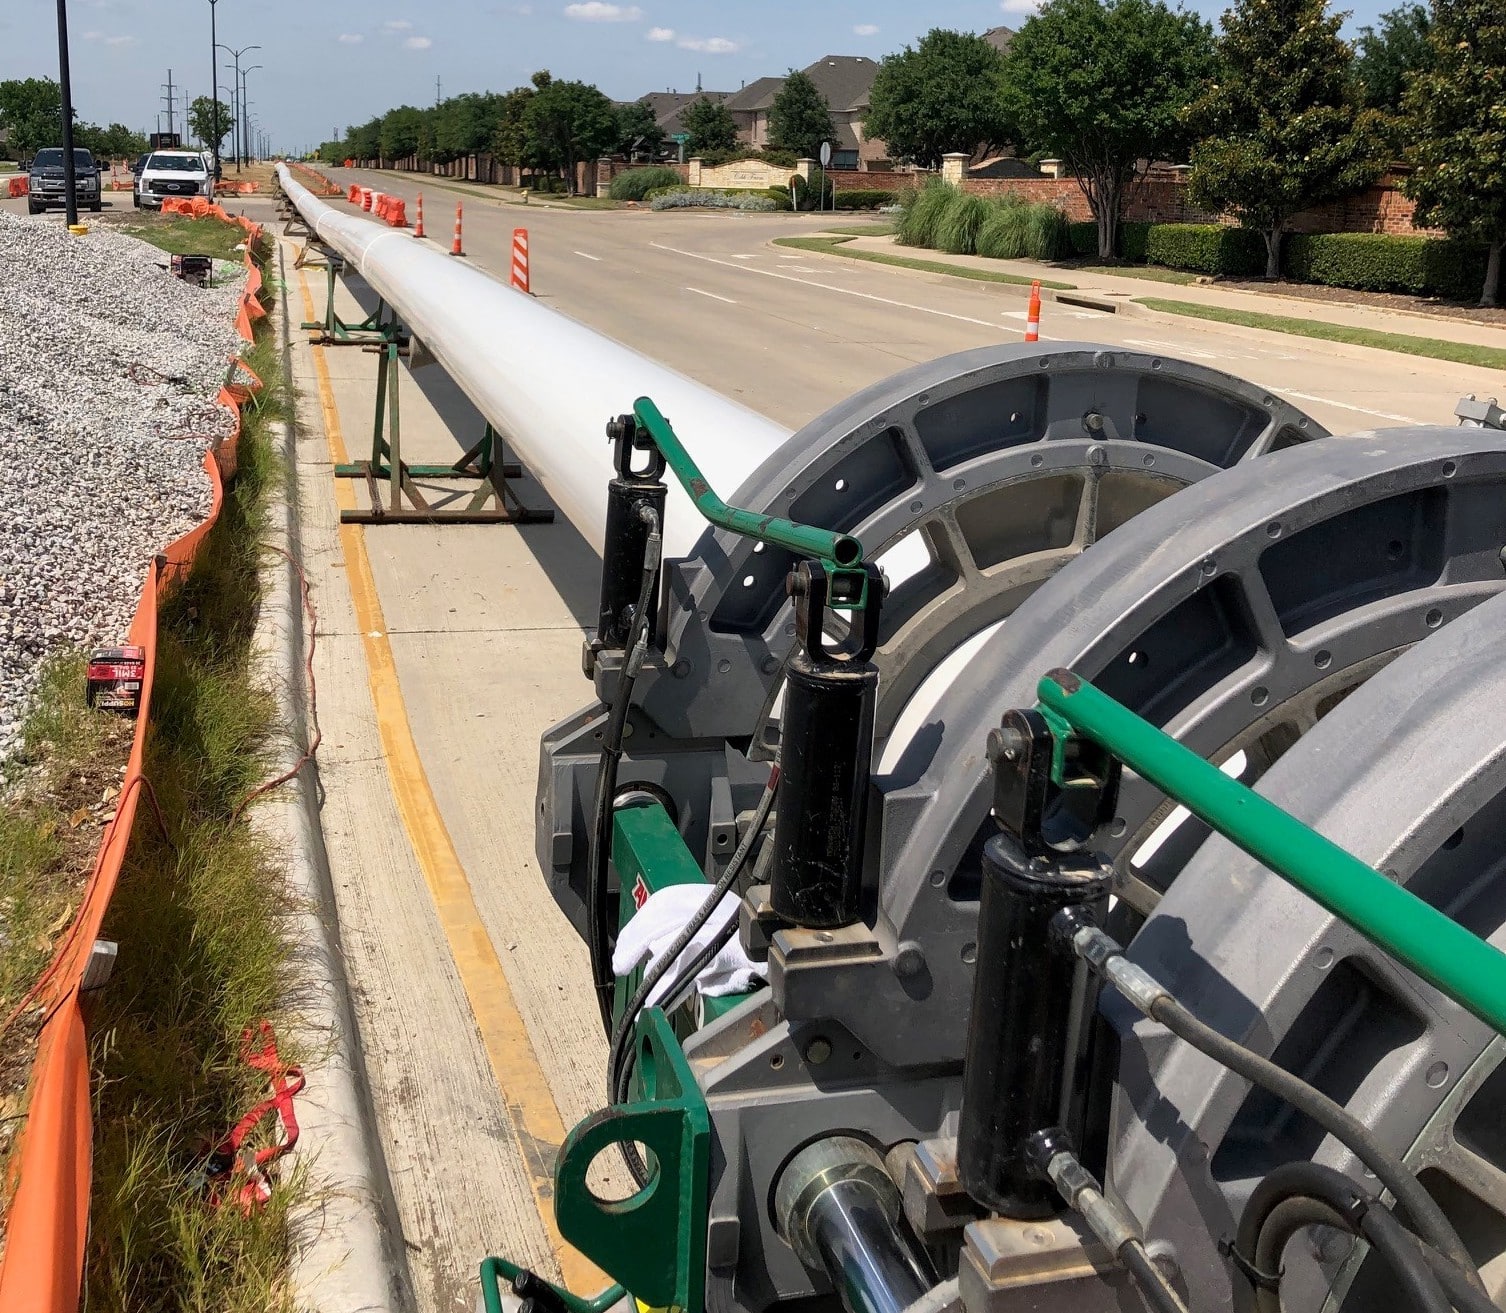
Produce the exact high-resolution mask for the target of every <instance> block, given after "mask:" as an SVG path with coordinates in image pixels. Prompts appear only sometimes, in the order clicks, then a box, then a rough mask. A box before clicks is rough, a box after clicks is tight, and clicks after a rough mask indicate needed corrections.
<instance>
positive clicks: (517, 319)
mask: <svg viewBox="0 0 1506 1313" xmlns="http://www.w3.org/2000/svg"><path fill="white" fill-rule="evenodd" d="M277 173H278V178H279V181H280V182H281V184H282V189H283V191H284V192H286V193H287V196H288V199H289V200H290V201H292V203H293V204H294V206H296V207H297V209H298V212H299V213H300V214H301V215H302V216H303V218H304V220H305V221H306V222H307V223H308V225H309V227H310V228H311V229H312V230H313V231H314V232H316V233H317V234H318V235H319V237H320V238H322V239H323V240H324V241H325V242H327V243H329V245H330V246H332V247H334V249H335V250H337V251H339V252H340V254H341V255H343V256H344V257H345V259H346V260H347V261H349V263H350V264H351V266H352V267H353V268H354V269H356V271H357V272H359V273H360V275H361V277H362V278H364V279H365V280H366V282H367V283H369V284H370V285H371V287H372V289H373V290H374V291H376V292H377V293H378V294H379V295H380V296H381V297H382V298H383V299H384V300H385V301H386V302H387V304H388V305H390V306H392V307H393V308H394V310H396V312H397V314H398V315H399V317H400V318H401V319H402V321H403V323H404V324H406V325H407V326H408V328H409V330H410V331H411V332H412V333H413V335H414V336H415V337H417V338H418V339H419V340H420V341H421V342H422V343H423V344H424V347H425V348H426V349H427V350H428V351H429V353H430V354H431V355H433V357H434V358H435V359H436V360H437V361H438V362H439V363H440V364H441V365H442V366H443V367H444V369H445V371H446V372H447V373H448V374H449V375H450V377H451V378H453V379H454V380H455V382H456V384H457V385H458V386H459V387H460V389H461V391H463V392H464V393H465V395H466V396H467V397H469V398H470V399H471V401H472V402H473V403H474V405H475V406H476V409H477V410H479V411H480V412H481V413H482V415H483V416H485V417H486V419H488V420H489V421H490V422H491V423H492V425H493V426H494V427H495V428H496V430H497V431H498V433H500V434H501V435H502V436H503V438H504V439H505V440H506V442H507V444H508V448H509V451H510V452H511V453H515V454H516V455H517V457H518V459H519V460H520V461H522V463H523V464H524V465H525V466H526V467H527V468H528V471H529V473H530V474H532V475H533V477H534V478H536V479H537V480H538V481H539V483H540V484H542V485H543V487H544V490H545V491H546V492H548V494H549V496H550V498H551V499H552V500H553V501H554V504H555V505H556V506H558V507H559V509H560V510H561V511H562V512H563V513H564V514H565V515H566V516H567V517H568V518H569V520H570V522H571V523H572V524H573V525H574V526H575V527H576V528H577V529H578V530H579V531H580V533H581V535H582V536H583V537H584V538H585V539H586V541H587V542H589V543H590V544H591V546H592V547H594V548H595V549H596V551H597V552H598V553H600V551H601V549H602V541H603V539H604V538H605V534H606V502H607V483H608V481H609V480H610V479H611V478H612V476H613V474H614V473H615V471H614V470H613V467H612V449H611V444H610V443H608V441H607V437H606V423H607V420H608V419H610V418H611V417H612V416H613V415H619V414H623V413H625V412H627V411H630V410H632V408H633V402H634V401H636V400H637V399H638V398H639V397H643V396H647V397H652V398H653V400H654V402H655V403H656V404H657V405H658V407H659V409H660V410H661V411H662V412H663V413H664V414H665V415H667V416H668V417H669V419H670V421H671V422H672V423H673V424H674V426H675V432H676V433H677V434H679V436H680V440H681V441H682V442H683V443H684V444H685V447H686V449H687V450H688V451H689V452H690V454H691V455H692V456H693V457H694V458H695V460H696V462H697V464H699V465H700V467H701V471H702V472H703V473H704V474H705V476H706V478H707V480H708V481H709V482H710V484H711V486H712V487H713V488H714V489H715V490H716V491H717V492H719V493H721V495H722V496H724V497H727V498H729V499H730V498H731V496H732V494H733V493H735V492H736V490H737V489H738V488H739V487H741V486H742V484H743V482H744V480H746V479H747V477H748V476H749V475H750V474H751V473H752V472H753V471H754V470H756V469H757V468H758V467H759V465H761V464H762V463H763V461H764V460H765V459H766V458H767V457H768V456H769V455H770V454H772V453H773V452H774V451H775V450H776V449H777V448H778V447H779V446H780V444H781V443H783V442H784V440H785V439H786V438H787V437H789V430H788V429H785V428H782V427H781V426H780V425H778V424H776V423H774V422H773V421H772V420H770V419H767V418H765V417H764V416H762V415H759V414H757V413H755V412H754V411H751V410H749V409H747V408H746V407H745V406H741V405H739V404H738V403H737V402H735V401H729V400H728V399H727V398H726V397H724V396H722V395H720V394H719V393H716V392H713V391H712V390H711V389H710V388H707V387H703V386H702V385H701V384H699V383H696V382H693V381H692V380H691V379H688V378H686V377H685V376H684V375H683V374H677V373H675V372H674V370H672V369H667V368H666V367H665V366H663V365H661V364H657V363H656V362H654V361H652V360H649V359H647V358H646V357H644V356H640V355H639V354H638V353H637V352H636V351H632V350H630V349H629V348H628V347H625V346H623V345H622V344H621V343H620V342H615V341H613V340H612V339H611V338H609V337H603V336H602V335H601V334H600V333H597V332H596V331H594V330H593V329H590V328H587V327H586V326H585V325H584V324H580V323H577V322H576V321H575V320H573V319H570V318H568V317H567V316H565V315H563V314H561V313H560V312H559V311H557V310H551V309H549V308H548V307H546V306H544V305H542V304H540V303H539V302H538V301H536V300H534V299H533V297H531V296H528V295H526V294H524V293H522V292H518V291H514V290H513V289H512V288H510V287H506V286H504V285H503V284H502V283H500V282H498V281H496V280H495V279H493V278H491V277H489V276H488V275H487V274H485V273H483V272H481V271H480V270H478V269H476V268H475V267H474V266H473V265H470V264H467V263H466V262H465V261H464V260H463V259H456V258H455V257H453V256H451V255H447V254H445V253H444V252H443V251H441V250H440V249H438V248H437V247H434V246H431V245H429V244H428V243H427V242H423V241H419V240H417V239H416V238H414V236H413V234H412V233H411V232H408V231H406V230H404V229H400V228H389V227H388V226H387V225H385V224H379V223H374V222H372V221H371V220H369V219H365V218H361V217H359V216H357V215H356V214H353V213H351V212H350V211H348V210H346V209H343V208H342V209H336V208H335V207H333V206H331V205H326V204H325V203H324V202H323V201H321V200H319V199H318V198H317V197H316V196H314V195H313V193H311V192H310V191H309V190H308V189H307V188H305V187H303V186H301V185H300V184H299V183H297V182H295V181H294V180H293V178H292V176H291V175H290V174H289V172H288V170H287V167H286V166H285V165H281V164H279V165H278V166H277ZM670 485H671V486H670V494H669V506H668V508H667V510H666V512H665V519H666V524H665V528H664V552H665V555H666V556H678V557H683V556H688V555H689V554H690V549H691V547H692V545H693V544H694V543H695V540H696V539H697V538H698V537H700V535H701V533H702V531H703V530H704V529H705V527H706V524H705V521H704V520H703V519H701V517H700V515H699V513H698V512H697V511H696V509H695V507H694V506H693V505H692V504H691V501H690V499H689V497H687V496H686V495H685V494H684V492H683V491H682V490H681V489H680V488H679V486H678V485H677V484H675V483H674V481H673V479H671V480H670Z"/></svg>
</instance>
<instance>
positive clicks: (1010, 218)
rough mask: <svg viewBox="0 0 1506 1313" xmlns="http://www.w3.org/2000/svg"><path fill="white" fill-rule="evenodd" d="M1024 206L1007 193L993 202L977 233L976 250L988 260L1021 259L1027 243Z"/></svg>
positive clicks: (1028, 219)
mask: <svg viewBox="0 0 1506 1313" xmlns="http://www.w3.org/2000/svg"><path fill="white" fill-rule="evenodd" d="M1028 208H1029V207H1027V206H1026V205H1024V204H1023V203H1021V202H1020V201H1019V200H1018V199H1013V198H1011V197H1009V196H1002V197H1000V198H999V199H998V200H997V201H995V202H994V204H993V205H992V206H990V207H989V215H988V219H987V220H986V221H985V222H984V224H983V227H982V229H981V230H980V231H979V233H978V241H977V245H976V250H977V253H978V254H979V255H986V256H988V258H989V259H991V260H1020V259H1023V258H1024V257H1025V254H1026V251H1027V249H1028V243H1029V227H1030V217H1029V214H1028Z"/></svg>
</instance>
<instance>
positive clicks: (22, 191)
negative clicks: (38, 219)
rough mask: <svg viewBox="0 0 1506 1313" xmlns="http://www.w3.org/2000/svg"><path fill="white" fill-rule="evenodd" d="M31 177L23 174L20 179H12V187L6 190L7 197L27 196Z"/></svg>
mask: <svg viewBox="0 0 1506 1313" xmlns="http://www.w3.org/2000/svg"><path fill="white" fill-rule="evenodd" d="M29 177H30V175H29V174H25V173H23V174H21V175H20V176H18V177H15V178H12V179H11V180H10V186H9V187H8V188H7V189H6V192H5V194H6V195H7V196H25V195H26V187H27V179H28V178H29Z"/></svg>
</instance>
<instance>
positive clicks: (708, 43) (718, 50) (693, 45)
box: [675, 36, 742, 55]
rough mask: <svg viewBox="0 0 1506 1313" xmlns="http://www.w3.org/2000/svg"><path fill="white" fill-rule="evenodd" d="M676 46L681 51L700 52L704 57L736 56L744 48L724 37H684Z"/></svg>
mask: <svg viewBox="0 0 1506 1313" xmlns="http://www.w3.org/2000/svg"><path fill="white" fill-rule="evenodd" d="M675 44H677V45H678V46H679V47H680V49H681V50H699V51H700V52H701V54H703V55H735V54H736V53H737V52H738V51H739V50H740V49H741V48H742V47H741V46H739V45H738V43H737V42H736V41H729V40H728V39H727V38H726V37H724V36H705V37H702V36H682V37H681V38H680V39H679V41H677V42H676V43H675Z"/></svg>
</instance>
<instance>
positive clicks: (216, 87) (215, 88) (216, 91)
mask: <svg viewBox="0 0 1506 1313" xmlns="http://www.w3.org/2000/svg"><path fill="white" fill-rule="evenodd" d="M214 6H215V0H209V88H210V90H209V96H210V100H211V101H212V102H213V106H214V108H212V109H211V110H210V111H209V113H210V116H211V117H212V118H213V120H214V124H213V126H212V127H211V128H210V129H209V131H210V134H211V135H212V136H213V137H214V176H215V180H216V181H218V180H219V176H220V66H219V65H218V64H216V63H215V62H214V61H215V60H217V59H218V58H219V55H218V54H217V53H216V52H217V51H218V50H219V48H220V47H219V42H218V41H217V40H216V39H215V35H214Z"/></svg>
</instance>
